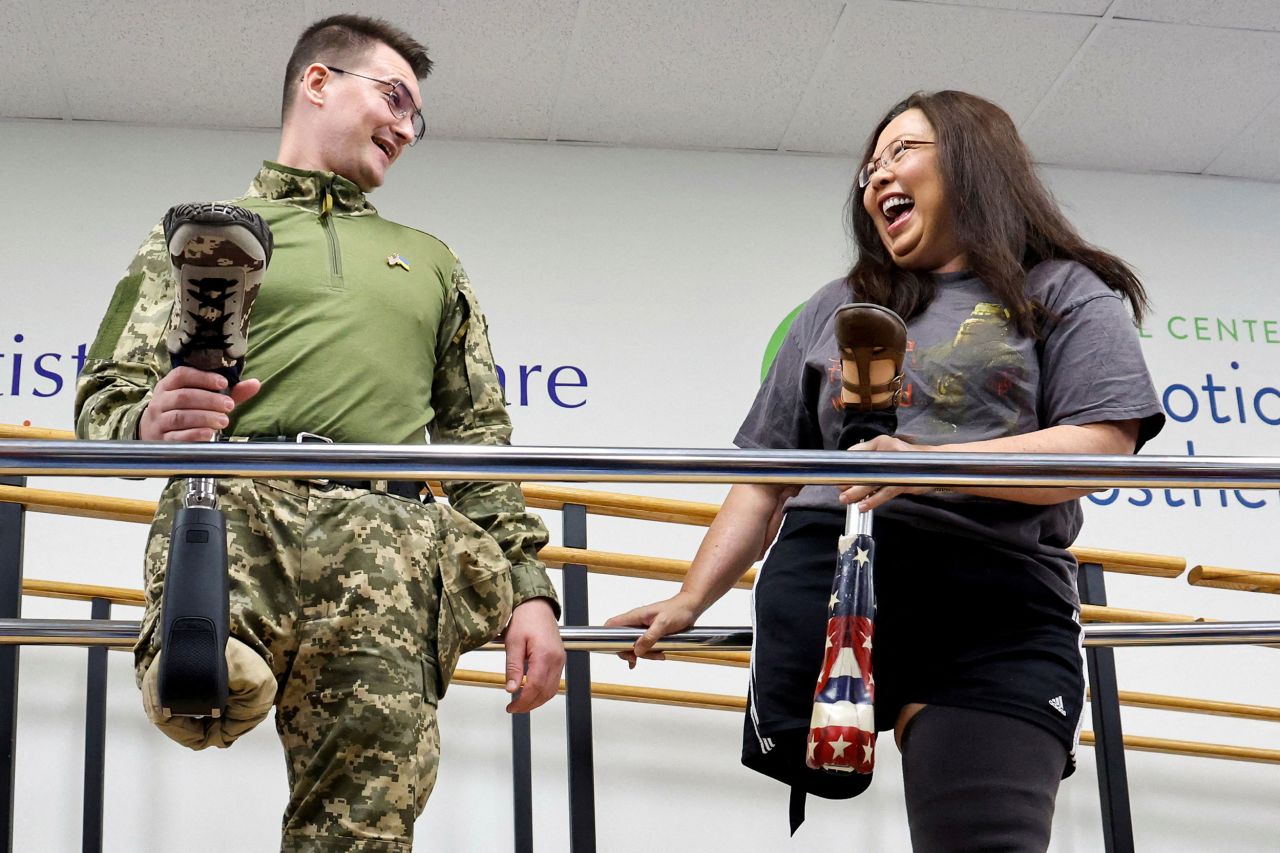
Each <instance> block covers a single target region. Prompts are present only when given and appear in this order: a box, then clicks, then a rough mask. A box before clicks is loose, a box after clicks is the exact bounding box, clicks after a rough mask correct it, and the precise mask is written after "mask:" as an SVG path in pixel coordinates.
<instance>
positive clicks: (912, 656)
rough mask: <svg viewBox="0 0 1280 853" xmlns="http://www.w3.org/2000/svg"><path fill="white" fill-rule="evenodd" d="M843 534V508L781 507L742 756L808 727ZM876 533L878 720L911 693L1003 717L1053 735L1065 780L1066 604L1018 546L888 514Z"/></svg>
mask: <svg viewBox="0 0 1280 853" xmlns="http://www.w3.org/2000/svg"><path fill="white" fill-rule="evenodd" d="M843 530H844V513H843V512H830V511H823V510H797V511H793V512H790V513H788V514H787V516H786V519H785V520H784V522H783V525H782V530H781V532H780V534H779V536H778V541H777V542H775V543H774V546H773V549H772V550H771V551H770V553H769V557H768V559H767V560H766V561H765V564H764V566H763V568H762V569H761V571H760V575H759V577H758V578H757V580H756V585H755V590H754V593H753V608H754V614H753V616H754V624H755V646H754V648H753V650H752V659H751V661H752V662H751V691H750V697H749V703H748V709H747V723H746V729H747V731H746V733H745V742H744V760H745V755H747V754H749V753H751V752H752V751H754V749H755V748H756V747H757V746H758V747H759V749H760V751H762V752H766V753H767V752H769V751H770V750H771V749H772V747H773V744H774V743H775V742H784V741H786V742H788V743H790V742H793V741H794V740H795V738H796V737H797V735H796V732H797V731H802V732H807V730H808V727H809V719H810V715H811V712H812V710H813V693H814V688H815V686H816V684H817V679H818V672H819V669H820V668H821V664H822V656H823V649H824V645H825V642H826V623H827V603H828V600H829V598H830V595H831V581H832V576H833V575H834V573H835V566H836V548H837V540H838V539H839V537H840V534H841V533H842V532H843ZM873 535H874V539H875V543H876V547H875V565H874V571H875V590H876V623H875V639H874V644H873V649H872V671H873V677H874V679H875V711H876V729H877V730H879V731H886V730H891V729H892V728H893V726H894V723H895V722H896V720H897V718H898V712H899V711H900V710H901V708H902V707H903V706H904V705H907V704H909V703H912V702H922V703H925V704H928V705H949V706H953V707H958V708H971V709H974V710H979V711H991V712H995V713H999V714H1006V715H1008V716H1011V717H1015V718H1018V719H1022V720H1026V721H1028V722H1030V723H1033V724H1035V725H1038V726H1042V727H1043V728H1045V729H1047V730H1048V731H1050V732H1051V733H1052V734H1053V735H1054V736H1055V737H1056V738H1057V739H1058V740H1059V741H1060V742H1061V744H1062V746H1063V749H1064V750H1066V751H1067V752H1068V754H1070V755H1071V756H1072V758H1071V760H1068V761H1067V763H1066V770H1065V772H1064V773H1063V775H1064V776H1068V775H1070V774H1071V772H1072V771H1073V770H1074V769H1075V763H1074V751H1075V745H1076V741H1077V739H1078V737H1079V730H1080V720H1081V713H1082V711H1083V707H1084V686H1085V681H1084V659H1083V655H1082V653H1081V638H1082V631H1081V628H1080V623H1079V620H1078V614H1077V613H1076V611H1075V609H1074V608H1072V607H1071V606H1070V605H1068V604H1067V603H1065V602H1063V601H1062V600H1061V598H1059V597H1058V596H1057V595H1055V594H1054V592H1053V591H1051V590H1049V589H1047V588H1046V587H1045V586H1044V585H1043V584H1041V583H1039V582H1037V581H1036V579H1035V573H1034V572H1032V571H1029V570H1028V568H1029V567H1030V566H1031V565H1032V561H1031V558H1030V557H1027V556H1025V555H1022V554H1018V553H1016V552H1013V551H1008V550H1003V549H999V548H994V547H991V546H989V545H985V544H983V543H981V542H976V541H973V540H969V539H964V538H961V537H957V536H952V535H948V534H945V533H938V532H932V531H928V530H921V529H919V528H918V527H913V526H911V525H908V524H905V523H902V522H895V521H894V520H892V519H886V518H877V519H876V520H875V523H874V530H873ZM753 736H754V737H755V738H757V739H758V740H759V744H752V742H751V739H752V737H753ZM800 740H801V742H803V737H801V738H800ZM747 763H749V764H750V763H751V762H747ZM762 772H769V771H767V770H765V771H762ZM771 775H773V774H771ZM814 793H818V792H817V791H814ZM845 796H849V794H845Z"/></svg>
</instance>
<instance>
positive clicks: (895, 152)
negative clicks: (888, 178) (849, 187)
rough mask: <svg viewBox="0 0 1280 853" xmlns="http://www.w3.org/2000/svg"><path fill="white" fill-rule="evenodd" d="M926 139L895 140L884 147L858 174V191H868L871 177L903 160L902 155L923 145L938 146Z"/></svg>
mask: <svg viewBox="0 0 1280 853" xmlns="http://www.w3.org/2000/svg"><path fill="white" fill-rule="evenodd" d="M936 144H937V143H935V142H930V141H928V140H925V139H895V140H893V141H892V142H890V143H889V144H888V145H886V146H885V147H884V150H883V151H881V152H880V156H879V157H876V158H874V159H873V160H872V161H871V162H870V163H868V164H867V165H865V166H863V167H862V169H861V171H859V172H858V189H860V190H861V189H866V186H867V184H869V183H871V176H872V175H874V174H875V173H876V172H878V171H880V170H881V169H887V168H889V167H890V166H892V165H893V164H894V163H897V162H898V161H899V160H901V159H902V155H903V154H906V153H907V152H908V151H910V150H911V149H913V148H919V147H920V146H921V145H936Z"/></svg>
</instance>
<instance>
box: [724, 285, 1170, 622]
mask: <svg viewBox="0 0 1280 853" xmlns="http://www.w3.org/2000/svg"><path fill="white" fill-rule="evenodd" d="M937 279H938V289H937V295H936V297H935V298H934V300H933V302H932V303H931V304H930V305H929V307H928V308H927V309H926V310H925V311H924V312H923V313H922V314H920V315H919V316H917V317H916V318H914V319H913V320H912V321H911V322H910V323H908V324H907V337H908V343H907V356H906V362H905V365H904V367H905V372H906V380H905V384H904V386H903V392H902V396H901V398H900V401H899V406H898V432H897V435H898V436H899V437H900V438H903V439H906V440H909V441H911V442H913V443H916V444H953V443H962V442H971V441H982V440H985V439H991V438H1001V437H1004V436H1010V435H1021V434H1023V433H1029V432H1034V431H1036V430H1039V429H1045V428H1048V427H1051V426H1057V425H1059V424H1088V423H1097V422H1100V421H1120V420H1133V419H1140V420H1141V421H1142V424H1141V429H1140V435H1139V439H1138V446H1139V447H1141V446H1142V444H1143V443H1144V442H1145V441H1146V440H1147V439H1149V438H1151V437H1152V436H1154V435H1155V434H1156V433H1158V432H1159V431H1160V429H1161V428H1162V427H1163V426H1164V414H1163V412H1162V411H1161V408H1160V402H1159V399H1158V398H1157V396H1156V392H1155V387H1154V386H1153V385H1152V382H1151V376H1150V374H1149V373H1148V372H1147V366H1146V362H1145V361H1144V360H1143V357H1142V351H1141V349H1140V347H1139V344H1138V336H1137V332H1136V330H1135V329H1134V326H1133V320H1132V318H1131V316H1130V315H1129V312H1128V310H1127V308H1126V307H1125V305H1124V302H1123V300H1122V299H1121V297H1120V296H1119V294H1117V293H1116V292H1115V291H1113V290H1111V289H1110V288H1109V287H1107V286H1106V285H1105V284H1104V283H1103V282H1102V281H1101V280H1100V279H1099V278H1098V277H1097V276H1096V275H1094V274H1093V273H1092V272H1091V271H1090V270H1088V269H1087V268H1086V267H1084V266H1082V265H1080V264H1078V263H1075V262H1072V261H1049V262H1045V263H1042V264H1039V265H1038V266H1036V267H1035V268H1034V269H1033V270H1032V271H1031V272H1030V273H1029V275H1028V277H1027V290H1028V293H1029V295H1030V296H1031V298H1032V299H1035V300H1038V301H1039V302H1040V303H1041V304H1043V305H1044V306H1045V307H1046V308H1047V309H1048V310H1049V314H1050V317H1051V319H1050V320H1048V321H1047V323H1046V334H1045V336H1044V339H1043V340H1042V341H1041V342H1040V343H1039V345H1037V342H1036V341H1035V340H1034V339H1032V338H1028V337H1026V336H1024V335H1022V334H1020V333H1019V332H1018V330H1017V328H1016V327H1015V326H1014V325H1013V324H1012V323H1011V322H1010V321H1009V314H1008V312H1007V311H1006V309H1005V308H1004V307H1003V306H1002V305H1001V304H1000V303H999V301H998V300H997V298H996V296H995V295H994V294H993V293H992V292H991V290H990V289H989V288H988V287H987V286H986V285H985V284H983V282H982V281H981V280H979V279H978V278H977V277H975V276H973V275H972V274H971V273H948V274H942V275H939V276H937ZM851 301H852V298H851V296H850V292H849V288H848V286H847V285H846V283H845V281H844V279H838V280H836V281H833V282H831V283H830V284H828V285H826V286H825V287H823V288H822V289H821V290H819V291H818V292H817V293H816V294H814V296H813V297H812V298H811V299H810V300H809V301H808V303H807V304H806V305H805V307H804V309H803V310H802V311H801V312H800V313H799V314H798V315H797V316H796V319H795V322H794V323H793V324H792V326H791V330H790V332H789V333H788V335H787V337H786V340H785V341H784V342H783V344H782V347H781V349H780V350H779V351H778V356H777V359H776V360H775V361H774V363H773V367H772V368H771V369H770V371H769V375H768V376H767V377H766V378H765V381H764V384H763V385H762V386H761V388H760V391H759V393H758V394H757V395H756V399H755V402H754V403H753V404H752V406H751V411H750V412H749V413H748V414H747V418H746V420H745V421H744V422H743V424H742V427H741V429H740V430H739V431H738V435H737V436H736V438H735V439H734V443H735V444H737V445H738V446H739V447H750V448H777V449H806V450H816V449H826V450H835V449H837V447H836V440H837V437H838V436H839V433H840V427H841V424H842V422H843V417H844V415H843V411H842V408H841V403H840V358H839V354H838V352H837V350H836V343H835V331H834V321H835V310H836V309H837V308H839V307H840V306H841V305H844V304H846V303H848V302H851ZM836 495H837V489H836V487H834V486H805V487H804V489H803V490H801V492H800V494H799V495H798V496H796V497H795V498H792V499H791V501H790V502H788V504H787V509H788V510H791V509H837V510H842V509H843V506H842V505H841V504H840V503H839V502H838V501H837V500H836ZM877 515H879V516H881V517H885V518H897V519H902V520H906V521H910V522H911V523H913V524H918V525H920V526H922V527H927V528H930V529H934V530H941V531H947V532H952V533H955V534H957V535H960V536H964V537H970V538H976V539H981V540H983V541H984V542H986V543H988V544H992V545H997V546H1000V547H1007V548H1010V549H1012V550H1016V551H1019V552H1022V553H1025V554H1027V555H1029V556H1032V557H1034V558H1035V559H1036V562H1037V563H1040V564H1041V565H1044V566H1045V567H1046V568H1048V569H1050V571H1051V573H1052V575H1053V578H1054V581H1055V583H1054V585H1055V586H1058V585H1059V584H1061V586H1059V590H1060V592H1061V593H1062V594H1064V596H1065V597H1066V598H1068V599H1069V600H1074V598H1075V589H1074V587H1075V584H1074V579H1073V569H1074V566H1075V563H1074V560H1073V559H1072V558H1071V556H1070V555H1069V554H1068V553H1067V552H1066V548H1067V546H1068V545H1070V544H1071V543H1072V542H1073V541H1074V540H1075V538H1076V535H1077V534H1078V533H1079V532H1080V525H1081V510H1080V502H1079V501H1067V502H1065V503H1059V504H1054V505H1052V506H1033V505H1030V504H1023V503H1015V502H1012V501H1002V500H996V499H992V498H980V497H973V496H970V495H962V494H958V493H950V492H944V493H941V494H937V493H935V494H929V495H904V496H900V497H897V498H894V499H893V500H892V501H890V502H889V503H888V504H886V505H885V507H884V508H883V509H880V510H877Z"/></svg>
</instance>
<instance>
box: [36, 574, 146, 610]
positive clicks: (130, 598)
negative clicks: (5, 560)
mask: <svg viewBox="0 0 1280 853" xmlns="http://www.w3.org/2000/svg"><path fill="white" fill-rule="evenodd" d="M22 594H23V595H34V596H37V597H39V598H64V599H69V600H72V601H92V600H93V599H95V598H105V599H106V600H107V601H110V602H111V603H112V604H124V605H128V606H133V607H141V606H143V605H144V604H145V603H146V601H145V600H144V599H143V597H142V590H140V589H126V588H125V587H119V586H92V585H90V584H81V583H66V582H63V581H45V580H37V579H36V578H23V579H22Z"/></svg>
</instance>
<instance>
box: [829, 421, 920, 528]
mask: <svg viewBox="0 0 1280 853" xmlns="http://www.w3.org/2000/svg"><path fill="white" fill-rule="evenodd" d="M849 449H850V450H857V451H864V450H895V451H904V450H921V449H922V448H920V447H917V446H916V445H914V444H908V443H907V442H905V441H903V440H902V439H900V438H894V437H893V436H891V435H878V436H876V437H875V438H873V439H871V440H870V441H861V442H858V443H857V444H855V445H853V446H852V447H850V448H849ZM929 449H931V450H937V449H938V448H929ZM930 491H932V488H930V487H929V486H849V487H848V488H846V489H845V490H844V491H842V492H841V493H840V503H842V504H857V505H858V509H859V510H861V511H862V512H867V511H868V510H873V509H879V508H880V507H882V506H884V505H885V504H887V503H888V502H889V501H891V500H893V499H894V498H896V497H897V496H898V495H923V494H925V493H926V492H930Z"/></svg>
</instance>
